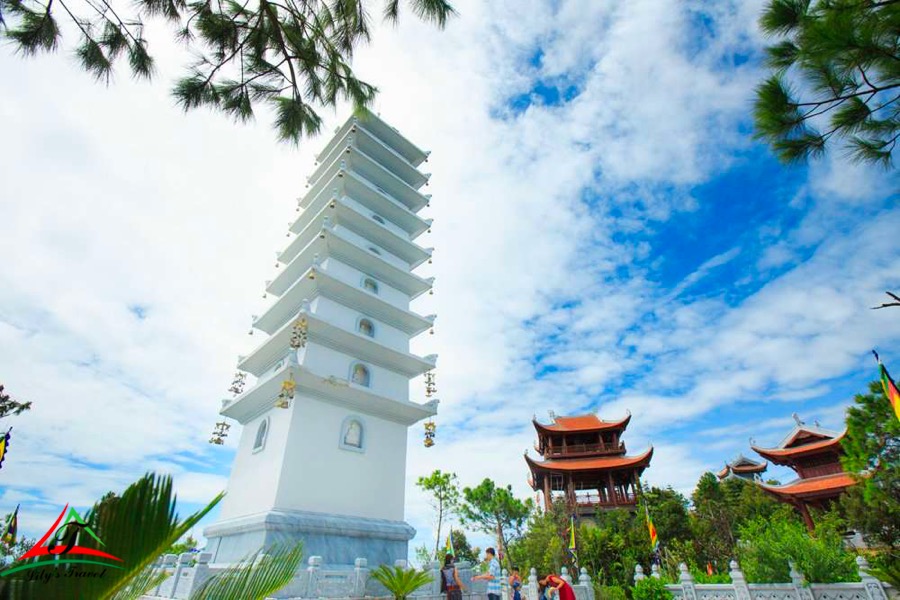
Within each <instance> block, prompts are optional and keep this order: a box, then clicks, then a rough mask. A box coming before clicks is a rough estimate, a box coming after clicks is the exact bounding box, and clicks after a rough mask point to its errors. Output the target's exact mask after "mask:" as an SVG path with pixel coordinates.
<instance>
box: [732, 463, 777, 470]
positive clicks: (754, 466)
mask: <svg viewBox="0 0 900 600" xmlns="http://www.w3.org/2000/svg"><path fill="white" fill-rule="evenodd" d="M768 466H769V463H768V462H766V461H762V462H761V463H756V464H742V465H731V470H732V471H734V472H735V473H762V472H763V471H765V470H766V468H767V467H768Z"/></svg>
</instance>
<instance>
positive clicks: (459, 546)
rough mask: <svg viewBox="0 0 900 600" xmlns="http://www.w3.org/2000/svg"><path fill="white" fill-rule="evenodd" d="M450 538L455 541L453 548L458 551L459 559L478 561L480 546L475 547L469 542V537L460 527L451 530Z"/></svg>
mask: <svg viewBox="0 0 900 600" xmlns="http://www.w3.org/2000/svg"><path fill="white" fill-rule="evenodd" d="M450 539H451V540H452V541H453V550H454V551H455V552H456V558H457V560H464V561H466V562H468V563H472V564H475V563H477V562H478V557H479V554H480V548H478V547H474V548H473V547H472V545H471V544H469V539H468V538H467V537H466V534H465V532H463V531H462V530H460V529H453V530H452V531H451V532H450ZM438 558H440V557H438Z"/></svg>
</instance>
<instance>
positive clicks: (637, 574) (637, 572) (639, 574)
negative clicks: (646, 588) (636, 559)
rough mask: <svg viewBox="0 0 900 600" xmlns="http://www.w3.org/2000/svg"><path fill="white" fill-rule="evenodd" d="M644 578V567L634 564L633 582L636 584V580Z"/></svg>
mask: <svg viewBox="0 0 900 600" xmlns="http://www.w3.org/2000/svg"><path fill="white" fill-rule="evenodd" d="M643 578H644V567H642V566H641V565H634V584H635V585H637V582H638V581H640V580H641V579H643Z"/></svg>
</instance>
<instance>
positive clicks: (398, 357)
mask: <svg viewBox="0 0 900 600" xmlns="http://www.w3.org/2000/svg"><path fill="white" fill-rule="evenodd" d="M297 317H298V318H301V317H302V318H305V319H306V322H307V332H308V339H309V341H310V342H314V343H318V344H321V345H323V346H326V347H328V348H331V349H332V350H336V351H338V352H343V353H345V354H350V355H352V356H354V357H355V358H358V359H360V360H362V361H364V362H368V363H371V364H375V365H379V366H381V367H384V368H385V369H389V370H391V371H394V372H397V373H402V374H403V375H405V376H406V377H418V376H419V375H421V374H422V373H425V372H426V371H430V370H431V369H433V368H434V366H435V363H434V361H432V360H426V359H424V358H422V357H419V356H416V355H414V354H409V353H407V352H400V351H398V350H394V349H392V348H388V347H387V346H384V345H383V344H379V343H378V342H376V341H375V340H373V339H372V338H369V337H366V336H364V335H360V334H358V333H354V332H351V331H347V330H345V329H342V328H340V327H337V326H335V325H332V324H331V323H329V322H327V321H324V320H322V319H320V318H318V317H316V316H315V315H312V314H307V313H305V312H301V313H300V314H299V315H297ZM292 330H293V321H288V322H287V323H286V324H285V325H284V326H282V327H281V329H279V330H278V331H277V332H275V333H274V334H273V335H271V336H270V337H269V338H268V339H266V340H265V341H264V342H263V343H262V344H261V345H260V346H258V347H257V348H256V349H255V350H254V351H253V352H252V353H251V354H250V355H249V356H248V357H246V358H245V359H243V360H242V361H241V362H239V363H238V369H240V370H242V371H247V372H248V373H252V374H253V375H255V376H257V377H259V376H260V375H262V374H263V373H265V372H266V371H267V370H269V368H271V366H272V365H273V364H274V363H275V361H277V360H278V359H280V358H284V357H285V356H286V355H287V354H288V351H289V348H290V340H291V333H292ZM435 358H436V356H435Z"/></svg>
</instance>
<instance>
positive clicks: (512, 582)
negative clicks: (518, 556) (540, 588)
mask: <svg viewBox="0 0 900 600" xmlns="http://www.w3.org/2000/svg"><path fill="white" fill-rule="evenodd" d="M509 587H510V588H512V591H513V597H512V600H522V576H521V575H519V567H513V568H512V575H510V576H509Z"/></svg>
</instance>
